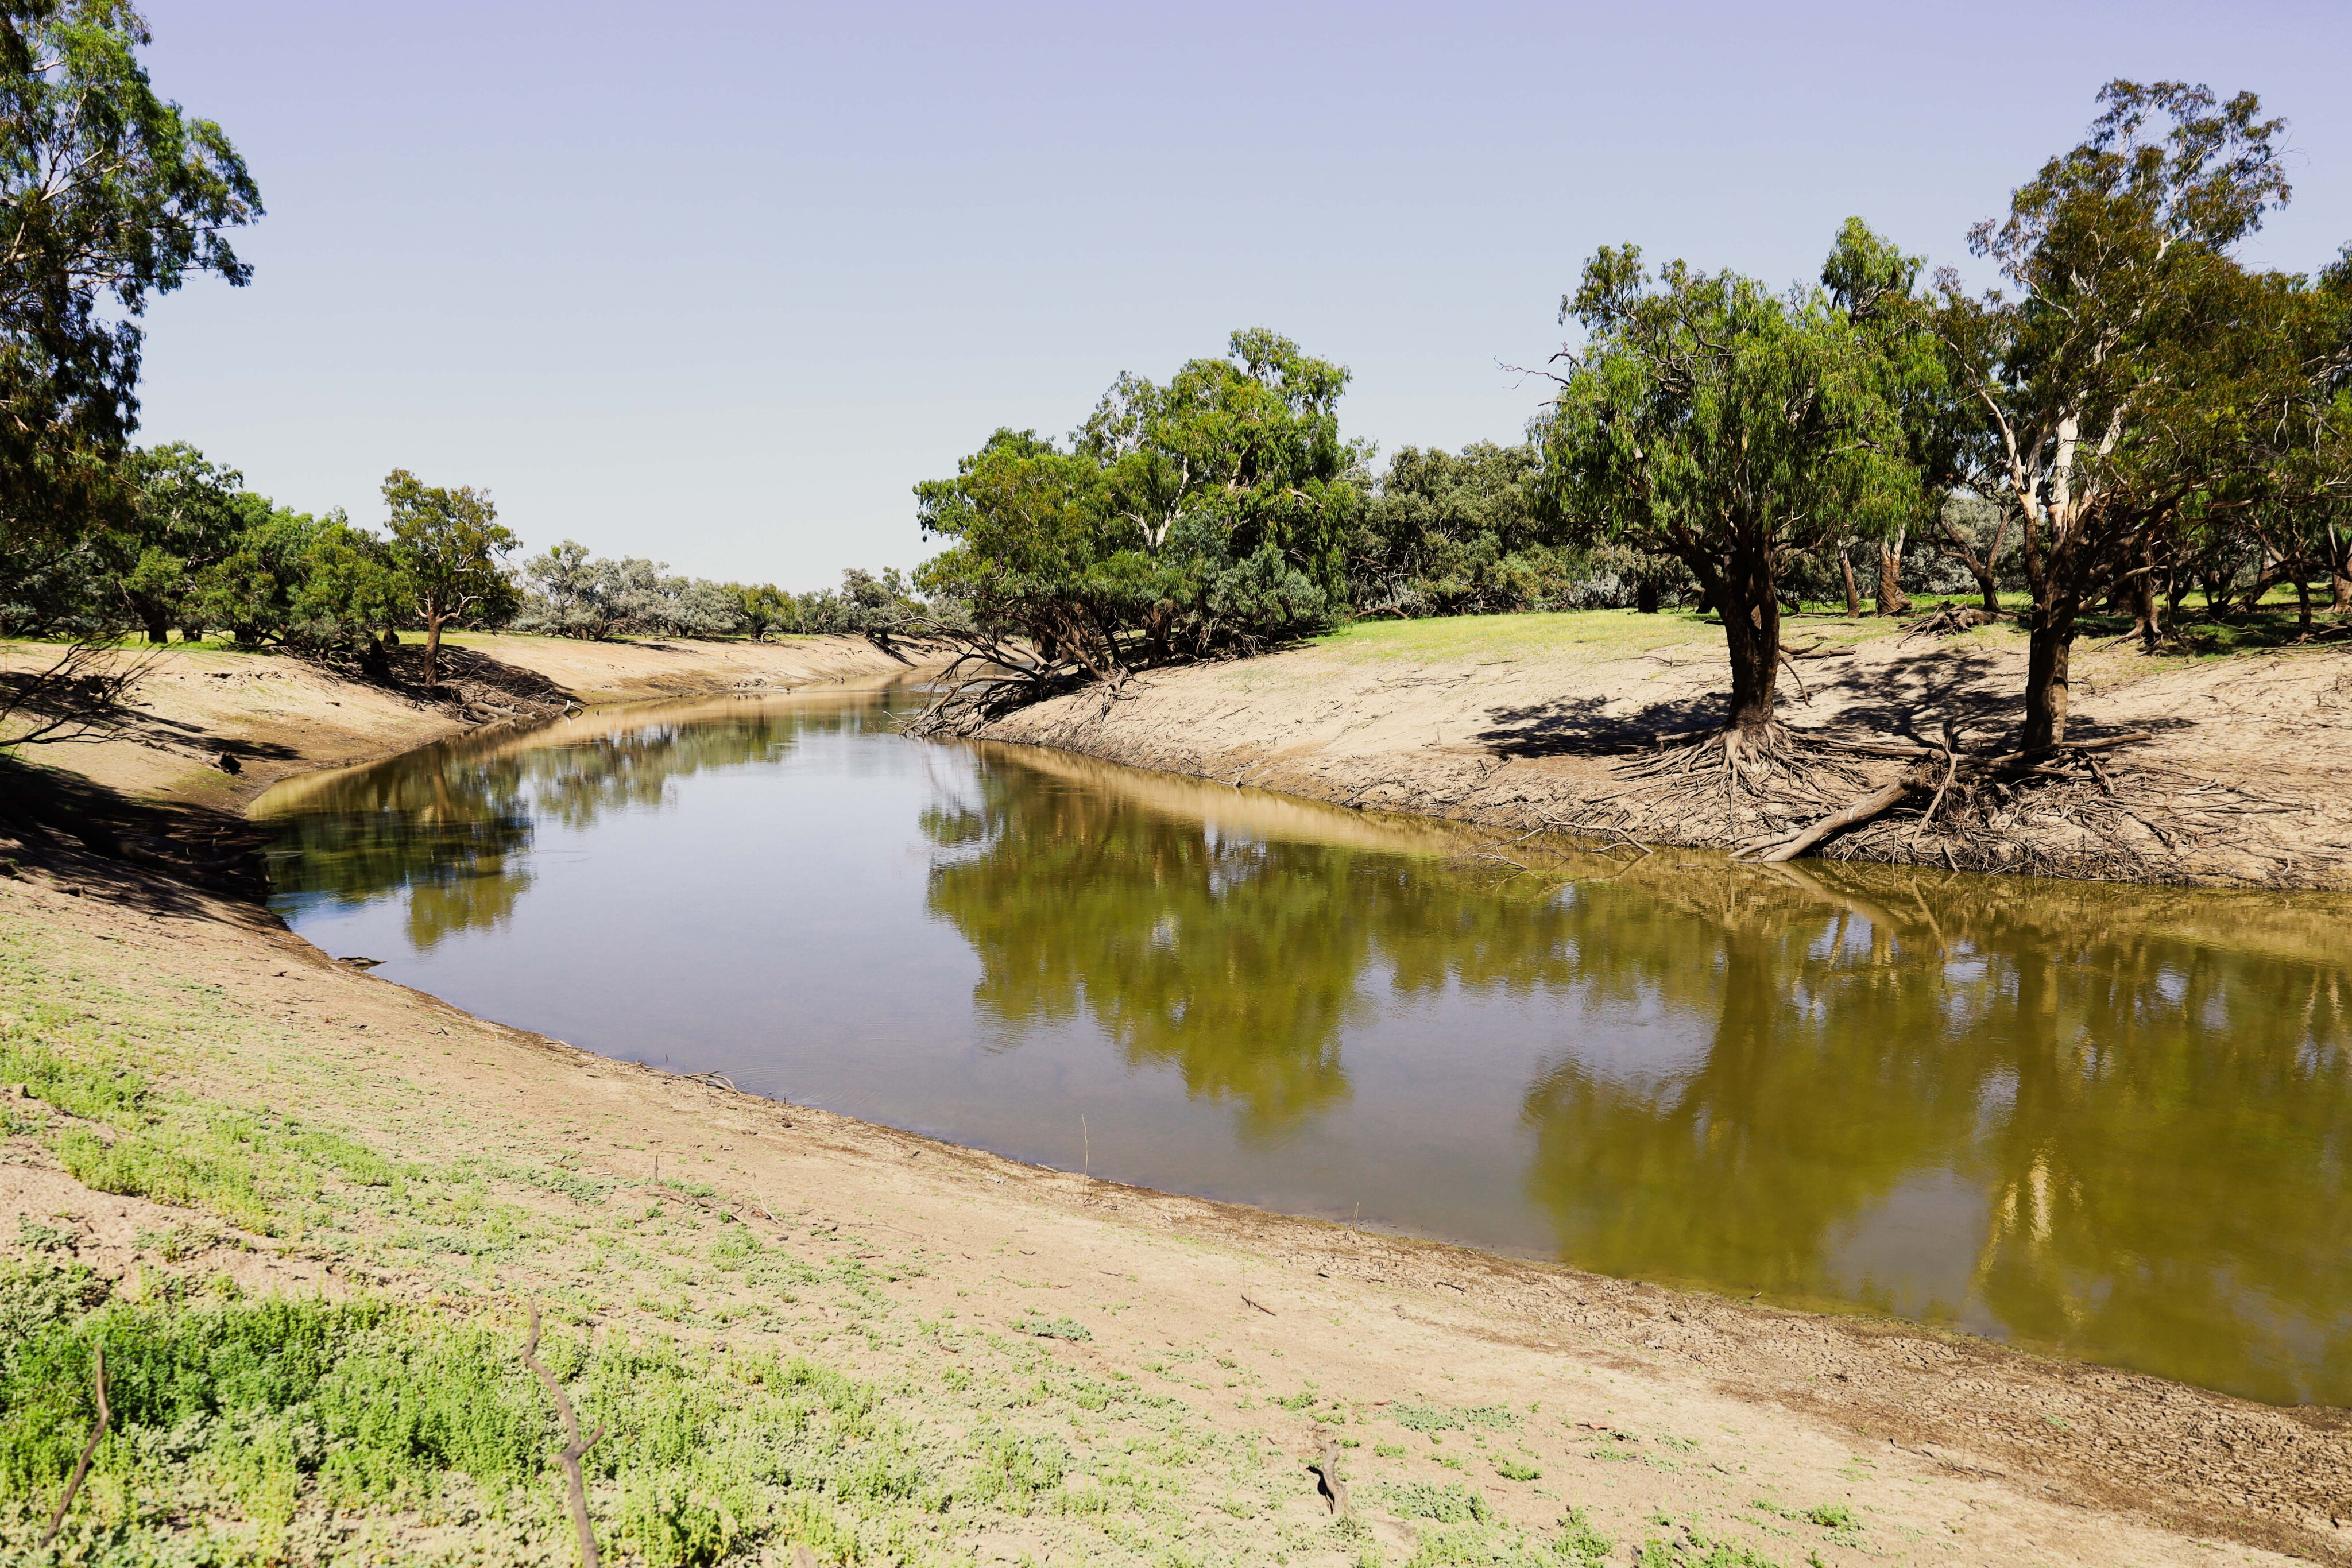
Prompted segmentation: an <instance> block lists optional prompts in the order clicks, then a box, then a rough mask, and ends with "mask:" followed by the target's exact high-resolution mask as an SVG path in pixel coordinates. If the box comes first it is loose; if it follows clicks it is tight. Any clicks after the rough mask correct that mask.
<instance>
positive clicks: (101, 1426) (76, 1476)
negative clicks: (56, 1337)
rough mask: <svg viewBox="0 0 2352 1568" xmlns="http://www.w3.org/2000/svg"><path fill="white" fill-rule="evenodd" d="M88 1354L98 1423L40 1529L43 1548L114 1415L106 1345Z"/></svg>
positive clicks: (53, 1536)
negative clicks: (93, 1361)
mask: <svg viewBox="0 0 2352 1568" xmlns="http://www.w3.org/2000/svg"><path fill="white" fill-rule="evenodd" d="M90 1354H92V1355H93V1356H95V1357H96V1358H97V1360H98V1425H97V1426H95V1427H91V1428H90V1429H89V1442H87V1443H84V1444H83V1445H82V1446H81V1462H80V1463H79V1464H78V1465H76V1466H74V1469H73V1476H72V1479H69V1480H68V1481H67V1482H66V1495H65V1496H63V1497H61V1498H59V1499H58V1511H57V1512H55V1513H53V1514H51V1515H49V1527H48V1528H47V1530H44V1531H41V1540H40V1544H41V1546H42V1548H43V1549H45V1550H46V1549H47V1546H48V1544H49V1542H52V1541H55V1540H56V1539H57V1538H58V1529H59V1528H60V1527H61V1526H63V1525H64V1523H65V1521H66V1511H67V1510H68V1509H70V1508H71V1507H73V1500H74V1494H75V1493H76V1492H78V1491H79V1490H81V1479H82V1477H84V1476H86V1475H88V1474H89V1459H90V1456H91V1455H93V1454H95V1453H97V1452H98V1441H99V1439H100V1438H101V1437H105V1436H106V1424H107V1422H108V1421H110V1420H111V1419H112V1418H113V1415H114V1413H113V1412H112V1411H110V1410H109V1409H108V1408H107V1407H106V1347H105V1346H104V1345H102V1344H100V1345H92V1346H91V1347H90Z"/></svg>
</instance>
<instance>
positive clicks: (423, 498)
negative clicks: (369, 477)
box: [383, 468, 522, 685]
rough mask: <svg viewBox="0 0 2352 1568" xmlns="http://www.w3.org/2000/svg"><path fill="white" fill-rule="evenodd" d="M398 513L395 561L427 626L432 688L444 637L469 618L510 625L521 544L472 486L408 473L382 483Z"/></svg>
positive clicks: (400, 472)
mask: <svg viewBox="0 0 2352 1568" xmlns="http://www.w3.org/2000/svg"><path fill="white" fill-rule="evenodd" d="M383 499H384V505H385V506H386V507H390V508H391V513H392V520H391V525H390V527H391V529H392V541H391V546H390V553H391V558H392V560H393V563H394V565H395V566H396V567H397V568H398V569H399V571H400V576H401V579H402V580H403V581H404V582H405V584H406V585H407V589H408V591H409V593H410V595H411V596H412V601H413V603H414V605H415V612H416V614H417V616H418V617H419V618H420V619H421V620H423V621H424V622H425V684H426V685H432V684H433V682H434V680H435V679H436V677H437V676H438V674H439V671H438V669H437V667H436V659H437V658H438V656H439V654H440V650H441V629H442V627H444V626H445V625H446V624H448V623H449V622H452V621H457V620H461V619H466V618H472V619H477V620H488V621H492V622H498V621H503V620H505V619H506V618H507V617H509V616H510V615H512V614H513V613H514V612H515V611H516V610H517V609H518V608H520V604H521V595H520V591H518V590H517V588H516V587H515V583H514V579H513V578H512V577H511V576H509V574H508V572H507V570H506V568H505V565H504V561H505V558H506V556H507V555H508V553H509V552H510V551H512V550H514V549H518V548H520V546H521V544H522V541H521V540H520V539H519V538H516V537H515V534H514V530H512V529H511V528H508V527H506V526H505V525H504V524H502V523H500V522H499V520H498V517H499V514H498V508H497V507H494V506H492V505H491V504H490V498H489V497H488V495H487V494H485V493H483V492H482V491H479V490H477V489H475V488H473V487H472V486H459V487H457V488H456V489H450V488H446V487H444V486H435V485H425V484H422V483H420V482H419V481H418V480H417V478H416V476H415V475H414V474H411V473H410V472H409V471H408V470H407V469H405V468H395V469H394V470H393V471H392V472H391V473H390V474H389V475H387V476H385V477H384V481H383Z"/></svg>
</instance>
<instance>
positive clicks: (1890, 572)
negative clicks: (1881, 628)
mask: <svg viewBox="0 0 2352 1568" xmlns="http://www.w3.org/2000/svg"><path fill="white" fill-rule="evenodd" d="M1902 573H1903V530H1902V529H1900V528H1897V529H1895V537H1894V538H1891V539H1887V540H1885V541H1884V542H1882V543H1881V544H1880V545H1879V547H1878V612H1879V613H1880V614H1881V615H1904V614H1907V613H1909V612H1910V609H1911V601H1910V600H1908V599H1906V598H1905V597H1904V595H1903V577H1902Z"/></svg>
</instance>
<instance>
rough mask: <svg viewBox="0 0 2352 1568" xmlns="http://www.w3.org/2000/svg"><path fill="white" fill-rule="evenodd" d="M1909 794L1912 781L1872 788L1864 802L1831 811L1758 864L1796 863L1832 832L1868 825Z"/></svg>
mask: <svg viewBox="0 0 2352 1568" xmlns="http://www.w3.org/2000/svg"><path fill="white" fill-rule="evenodd" d="M1909 793H1911V783H1910V780H1909V779H1896V780H1895V782H1894V783H1892V784H1888V785H1886V786H1885V787H1883V788H1881V789H1873V790H1872V791H1871V792H1870V793H1869V794H1867V795H1864V797H1863V798H1862V799H1861V800H1856V801H1854V802H1853V803H1852V804H1851V805H1848V806H1844V807H1843V808H1841V809H1839V810H1835V811H1832V812H1831V813H1830V814H1829V815H1828V816H1826V817H1823V818H1822V820H1821V821H1818V822H1815V823H1814V824H1813V825H1812V826H1811V827H1810V828H1807V829H1806V830H1805V831H1803V832H1801V833H1799V834H1798V835H1797V836H1796V837H1795V838H1793V839H1790V840H1789V841H1787V842H1785V843H1783V844H1781V845H1780V846H1779V847H1778V848H1776V849H1770V850H1767V851H1765V852H1763V853H1762V854H1760V855H1758V856H1757V857H1756V859H1757V861H1758V862H1759V864H1770V863H1771V862H1775V861H1791V860H1795V859H1796V858H1797V857H1798V856H1799V855H1801V854H1802V853H1804V852H1806V851H1807V850H1809V849H1811V848H1812V847H1813V846H1814V845H1815V844H1817V843H1820V842H1821V841H1822V840H1823V839H1826V838H1828V837H1829V836H1830V835H1831V834H1832V833H1834V832H1836V831H1838V830H1840V829H1841V828H1850V827H1852V826H1853V825H1854V824H1855V823H1856V822H1866V821H1870V819H1871V818H1873V817H1875V816H1876V815H1878V814H1879V813H1880V812H1881V811H1884V810H1886V809H1887V808H1889V807H1891V806H1893V805H1894V804H1895V802H1896V801H1897V800H1902V799H1903V797H1904V796H1906V795H1908V794H1909Z"/></svg>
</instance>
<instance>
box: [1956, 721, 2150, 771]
mask: <svg viewBox="0 0 2352 1568" xmlns="http://www.w3.org/2000/svg"><path fill="white" fill-rule="evenodd" d="M2155 738H2156V737H2154V736H2152V735H2150V734H2148V733H2147V731H2146V730H2144V729H2143V730H2134V731H2133V732H2132V733H2131V734H2129V735H2106V736H2101V737H2099V738H2098V739H2096V740H2062V741H2060V742H2059V743H2058V744H2057V745H2055V746H2053V747H2051V748H2050V749H2049V750H2048V751H2010V752H2004V753H2002V754H2001V755H2000V756H1999V757H1989V758H1985V760H1984V766H1985V767H1987V768H2015V767H2018V766H2020V765H2021V764H2023V763H2027V762H2032V763H2035V764H2037V765H2038V764H2040V763H2042V762H2043V761H2045V760H2047V759H2048V758H2050V757H2052V756H2053V755H2054V754H2057V753H2060V752H2073V751H2113V750H2114V749H2115V748H2116V747H2118V746H2137V745H2138V744H2139V743H2140V742H2142V741H2147V740H2154V739H2155Z"/></svg>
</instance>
